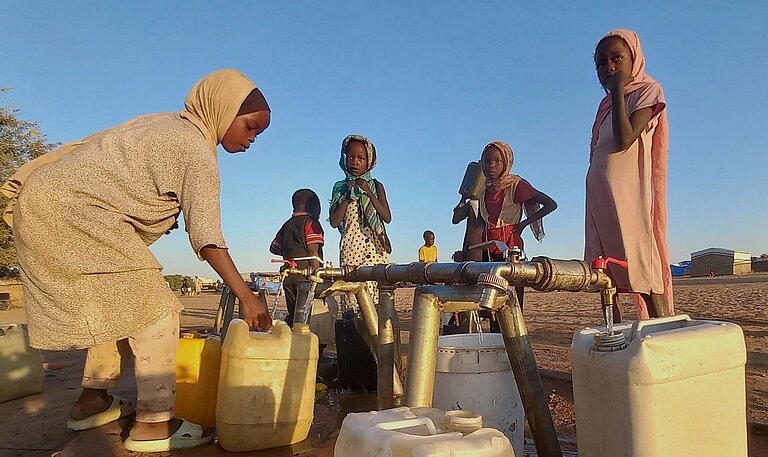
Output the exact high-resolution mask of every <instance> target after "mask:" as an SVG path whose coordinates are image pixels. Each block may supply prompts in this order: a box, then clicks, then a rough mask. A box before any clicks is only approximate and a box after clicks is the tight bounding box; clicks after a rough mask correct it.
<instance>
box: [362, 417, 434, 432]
mask: <svg viewBox="0 0 768 457" xmlns="http://www.w3.org/2000/svg"><path fill="white" fill-rule="evenodd" d="M419 425H423V426H425V427H427V432H428V433H429V434H430V435H437V428H435V424H434V423H433V422H432V419H430V418H428V417H416V418H414V419H403V420H399V421H394V422H382V423H379V424H376V425H375V427H376V428H380V429H382V430H399V429H401V428H411V427H418V426H419Z"/></svg>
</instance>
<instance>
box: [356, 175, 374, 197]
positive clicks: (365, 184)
mask: <svg viewBox="0 0 768 457" xmlns="http://www.w3.org/2000/svg"><path fill="white" fill-rule="evenodd" d="M353 182H354V183H355V184H356V185H357V187H359V188H360V190H362V191H363V192H365V193H366V194H370V193H371V183H370V181H366V180H365V179H362V178H357V179H355V180H354V181H353Z"/></svg>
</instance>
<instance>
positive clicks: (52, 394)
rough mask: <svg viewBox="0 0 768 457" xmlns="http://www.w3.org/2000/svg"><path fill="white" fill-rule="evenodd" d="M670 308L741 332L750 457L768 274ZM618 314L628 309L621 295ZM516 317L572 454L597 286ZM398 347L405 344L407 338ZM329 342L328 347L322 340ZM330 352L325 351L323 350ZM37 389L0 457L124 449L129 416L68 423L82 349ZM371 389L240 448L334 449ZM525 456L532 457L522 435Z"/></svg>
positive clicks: (5, 409)
mask: <svg viewBox="0 0 768 457" xmlns="http://www.w3.org/2000/svg"><path fill="white" fill-rule="evenodd" d="M675 286H676V287H675V300H676V304H677V312H683V313H687V314H689V315H690V316H691V317H692V318H695V319H717V320H726V321H730V322H734V323H737V324H738V325H740V326H741V327H742V329H743V330H744V336H745V340H746V346H747V352H748V357H747V369H746V375H747V380H746V382H747V395H748V397H747V402H748V404H747V409H748V411H747V420H748V424H749V443H750V456H751V457H752V456H753V457H757V456H760V455H765V454H763V453H764V452H765V449H768V275H764V274H763V275H752V276H746V277H716V278H704V279H683V280H679V281H676V283H675ZM412 296H413V289H399V290H398V291H397V294H396V303H397V309H398V312H399V314H400V316H401V320H402V324H403V342H404V343H405V344H407V341H408V336H409V335H408V325H409V324H410V307H411V303H412ZM182 300H183V303H184V305H185V307H186V310H185V312H184V313H183V315H182V320H181V322H182V327H184V328H187V329H204V328H208V327H210V326H211V325H212V322H213V317H214V316H215V312H216V307H217V306H218V301H219V297H218V295H217V294H214V293H203V294H202V295H201V296H200V297H196V298H187V297H184V298H183V299H182ZM622 310H623V312H624V315H625V316H627V317H629V316H632V307H631V305H630V304H629V302H628V301H627V302H626V303H624V302H623V303H622ZM525 319H526V324H527V326H528V331H529V333H530V334H531V338H532V341H533V345H534V351H535V354H536V358H537V362H538V365H539V368H540V371H541V374H542V380H543V382H544V386H545V389H546V390H547V391H548V392H549V403H550V409H551V411H552V414H553V418H554V421H555V426H556V428H557V431H558V436H559V438H560V441H561V445H562V447H563V451H564V454H565V455H569V456H570V455H576V452H575V449H576V446H575V443H576V435H575V433H576V432H575V424H574V422H575V421H574V414H573V394H572V389H571V375H570V372H571V367H570V357H569V348H570V343H571V338H572V336H573V333H574V332H575V331H576V330H578V329H580V328H582V327H586V326H594V325H596V324H599V323H600V322H601V317H600V312H599V297H598V296H597V295H596V294H586V293H567V292H551V293H539V292H534V291H530V292H527V294H526V306H525ZM23 320H24V317H23V310H18V309H14V310H10V311H0V322H20V321H23ZM406 347H407V346H406ZM331 349H332V348H331ZM331 354H332V351H331ZM44 359H45V363H46V365H45V366H46V377H45V390H44V392H43V393H41V394H37V395H33V396H30V397H26V398H22V399H18V400H14V401H10V402H6V403H1V404H0V457H6V456H35V457H37V456H50V455H52V454H54V455H57V456H58V457H69V456H73V457H80V456H111V455H114V456H133V455H139V454H135V453H131V452H128V451H126V450H125V449H124V448H123V447H122V444H121V440H122V439H124V438H125V437H126V436H127V432H128V430H129V427H130V425H131V421H130V420H128V419H126V420H123V421H121V422H119V423H113V424H110V425H108V426H104V427H101V428H98V429H95V430H89V431H84V432H77V433H76V432H71V431H67V430H66V427H65V422H66V417H67V413H68V409H69V406H70V405H71V403H72V402H73V401H74V400H75V399H76V398H77V396H78V394H79V379H80V374H81V370H82V366H83V362H84V359H85V354H84V351H69V352H45V353H44ZM131 375H132V373H131V372H127V373H125V375H124V376H123V381H122V383H121V386H120V388H119V389H118V390H117V391H116V393H117V394H119V395H122V396H124V397H125V398H128V399H133V400H135V390H134V382H133V380H132V376H131ZM375 406H376V404H375V395H374V394H372V393H353V392H341V391H336V390H333V389H331V390H329V391H328V392H326V393H322V394H319V395H318V398H317V401H316V408H315V423H314V424H313V426H312V430H311V431H310V436H309V438H308V439H307V440H306V441H304V442H302V443H299V444H297V445H294V446H289V447H284V448H277V449H273V450H269V451H262V452H251V453H241V454H239V455H253V456H269V457H272V456H275V457H277V456H306V457H309V456H316V457H324V456H331V455H332V454H333V443H334V442H335V439H336V435H337V434H338V428H339V424H340V423H341V420H342V419H343V417H344V415H345V414H346V412H349V411H366V410H372V409H375ZM526 441H527V442H526V456H534V455H535V450H534V448H533V446H532V444H531V441H530V438H527V440H526ZM155 455H164V456H180V457H184V456H209V455H210V456H218V455H235V454H229V453H227V452H225V451H224V450H222V449H221V448H220V447H218V446H216V445H211V446H206V447H204V448H199V449H194V450H187V451H175V452H170V453H164V454H155Z"/></svg>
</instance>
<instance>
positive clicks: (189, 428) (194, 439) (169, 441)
mask: <svg viewBox="0 0 768 457" xmlns="http://www.w3.org/2000/svg"><path fill="white" fill-rule="evenodd" d="M211 441H213V434H210V435H208V436H203V429H202V427H200V426H199V425H197V424H195V423H192V422H189V421H187V420H184V419H182V420H181V427H179V429H178V430H176V433H174V434H173V435H171V436H170V438H165V439H162V440H134V439H133V438H128V439H127V440H125V442H124V443H123V444H124V445H125V448H126V449H128V450H129V451H133V452H164V451H173V450H176V449H187V448H191V447H197V446H201V445H203V444H207V443H210V442H211Z"/></svg>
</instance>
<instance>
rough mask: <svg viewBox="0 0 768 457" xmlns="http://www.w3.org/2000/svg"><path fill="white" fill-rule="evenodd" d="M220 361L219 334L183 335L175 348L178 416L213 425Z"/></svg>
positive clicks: (207, 427) (207, 425)
mask: <svg viewBox="0 0 768 457" xmlns="http://www.w3.org/2000/svg"><path fill="white" fill-rule="evenodd" d="M220 362H221V340H220V339H219V337H218V336H216V335H200V334H197V333H182V334H181V338H179V346H178V349H177V351H176V417H181V418H184V419H187V420H190V421H192V422H194V423H196V424H199V425H200V426H201V427H203V428H204V429H212V428H214V426H215V425H216V392H217V391H218V388H219V364H220Z"/></svg>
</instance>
